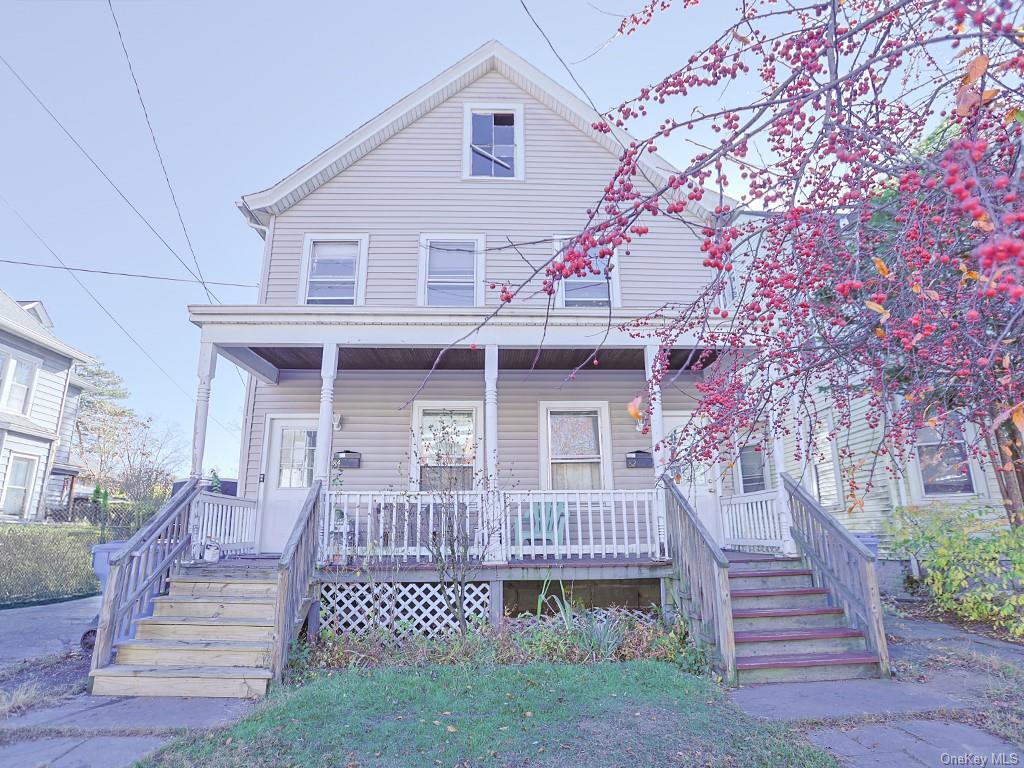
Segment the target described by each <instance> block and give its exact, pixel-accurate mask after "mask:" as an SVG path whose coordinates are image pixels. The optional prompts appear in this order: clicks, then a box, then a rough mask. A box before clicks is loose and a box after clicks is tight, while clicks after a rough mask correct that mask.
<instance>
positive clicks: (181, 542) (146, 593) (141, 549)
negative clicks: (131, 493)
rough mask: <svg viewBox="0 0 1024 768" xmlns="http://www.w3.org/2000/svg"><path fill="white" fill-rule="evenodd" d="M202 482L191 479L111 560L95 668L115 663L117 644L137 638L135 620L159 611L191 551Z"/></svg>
mask: <svg viewBox="0 0 1024 768" xmlns="http://www.w3.org/2000/svg"><path fill="white" fill-rule="evenodd" d="M198 483H199V481H198V480H196V479H192V480H190V481H189V482H188V483H186V484H185V485H184V486H183V487H182V488H181V489H179V490H178V492H177V493H176V494H174V495H173V496H172V497H171V498H170V499H169V500H168V501H167V503H166V504H164V505H163V506H162V507H161V508H160V509H159V510H157V512H156V514H155V515H153V517H152V518H151V519H150V521H149V522H148V523H146V525H145V526H144V527H143V528H141V529H140V530H139V531H138V532H137V533H136V534H135V535H134V536H132V537H131V538H130V539H129V540H128V541H126V542H125V544H124V546H123V547H122V548H121V549H120V550H119V551H118V552H117V553H116V554H115V555H114V556H113V557H111V558H110V571H109V573H108V575H107V584H106V588H105V589H104V590H103V600H102V602H101V604H100V615H99V624H98V626H97V628H96V644H95V645H94V646H93V652H92V668H93V669H100V668H102V667H106V666H108V665H109V664H110V663H111V660H112V657H113V653H114V645H115V644H116V643H117V642H118V641H120V640H123V639H125V638H128V637H131V633H132V631H133V622H134V621H135V620H136V619H139V618H143V617H145V616H149V615H151V614H152V612H153V598H154V597H156V596H157V595H159V594H161V593H162V592H163V591H164V590H165V589H166V586H167V582H168V580H169V579H170V577H171V576H172V575H173V574H174V573H175V572H177V570H178V566H179V564H180V563H181V561H182V560H183V559H184V557H185V556H186V555H187V554H188V552H189V546H190V544H191V541H192V536H191V534H190V533H189V527H188V518H189V509H190V508H191V506H192V500H193V499H195V497H196V496H197V495H198V494H199V492H200V489H199V487H198Z"/></svg>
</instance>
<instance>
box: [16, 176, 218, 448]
mask: <svg viewBox="0 0 1024 768" xmlns="http://www.w3.org/2000/svg"><path fill="white" fill-rule="evenodd" d="M0 202H3V203H4V205H6V206H7V207H8V208H10V209H11V211H12V212H13V213H14V215H15V216H17V217H18V220H19V221H20V222H21V223H22V224H24V225H25V228H26V229H27V230H28V231H29V232H31V233H32V235H33V237H35V239H36V240H38V241H39V242H40V244H42V246H43V247H44V248H45V249H46V250H48V251H49V252H50V254H51V255H52V256H53V258H55V259H56V260H57V261H58V262H60V265H61V266H62V267H63V268H64V269H65V270H66V271H67V273H68V274H69V275H71V278H72V279H73V280H74V281H75V282H76V283H78V285H79V287H80V288H81V289H82V290H83V291H85V294H86V295H87V296H88V297H89V298H90V299H92V300H93V302H94V303H95V304H96V306H98V307H99V308H100V309H101V310H103V314H105V315H106V316H107V317H109V318H110V320H111V322H113V323H114V325H116V326H117V327H118V328H119V329H120V330H121V333H123V334H124V335H125V336H127V337H128V339H129V340H130V341H131V342H132V344H134V345H135V346H136V347H138V348H139V351H140V352H142V354H144V355H145V356H146V359H148V360H149V362H151V363H152V364H153V365H154V366H156V368H157V370H158V371H160V373H162V374H163V375H164V376H165V377H166V378H167V380H168V381H169V382H171V384H173V385H174V386H175V387H176V388H177V389H178V390H179V391H180V392H181V393H182V394H183V395H185V397H187V398H188V399H189V400H191V401H192V402H193V403H194V402H195V398H194V397H193V396H192V395H191V394H190V393H189V392H188V391H187V390H186V389H185V388H184V387H183V386H181V384H179V383H178V381H177V379H175V378H174V377H173V376H171V374H170V373H168V372H167V369H166V368H164V367H163V366H162V365H160V363H159V362H157V360H156V358H155V357H153V356H152V355H151V354H150V353H149V350H148V349H146V348H145V347H144V346H143V345H142V343H141V342H139V340H138V339H136V338H135V337H134V336H133V335H132V334H131V332H130V331H129V330H128V329H127V328H125V327H124V325H122V324H121V321H120V320H118V319H117V318H116V317H114V315H113V313H112V312H111V311H110V310H109V309H107V307H106V305H105V304H104V303H103V302H102V301H100V300H99V299H98V298H96V295H95V294H94V293H93V292H92V291H90V290H89V288H88V286H86V284H85V283H83V282H82V281H81V280H80V279H79V277H78V275H76V274H75V273H74V271H73V270H71V269H70V268H69V267H68V266H67V264H65V263H64V259H62V258H61V257H60V256H58V255H57V252H56V251H55V250H53V248H51V247H50V246H49V244H48V243H47V242H46V241H45V240H43V237H42V235H40V234H39V233H38V232H37V231H36V230H35V227H33V226H32V225H31V224H29V223H28V221H27V220H26V219H25V217H24V216H22V215H21V212H20V211H19V210H18V209H17V208H15V207H14V205H13V204H12V203H11V201H10V200H8V199H7V198H6V197H5V196H4V195H3V193H0ZM210 419H211V420H212V421H214V422H215V423H216V424H217V425H218V426H219V427H220V428H221V429H223V430H225V431H227V432H230V433H233V434H238V430H236V429H232V428H231V427H228V426H226V425H224V424H222V423H221V422H220V421H219V420H218V419H217V418H216V417H215V416H213V415H211V416H210Z"/></svg>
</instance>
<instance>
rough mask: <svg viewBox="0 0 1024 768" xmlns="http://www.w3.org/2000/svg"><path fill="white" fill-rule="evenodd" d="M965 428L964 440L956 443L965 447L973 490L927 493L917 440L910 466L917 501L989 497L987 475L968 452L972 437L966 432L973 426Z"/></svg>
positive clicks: (968, 425) (914, 495) (966, 425)
mask: <svg viewBox="0 0 1024 768" xmlns="http://www.w3.org/2000/svg"><path fill="white" fill-rule="evenodd" d="M963 428H964V431H965V434H964V436H963V439H962V440H959V441H955V442H960V443H962V444H963V446H964V453H965V455H966V456H967V473H968V477H970V478H971V486H972V488H973V490H971V491H967V492H963V493H927V492H926V491H925V489H924V475H923V474H922V472H921V459H920V456H919V455H918V452H917V448H918V446H919V445H920V442H919V441H918V440H915V441H914V447H913V451H912V452H911V455H910V464H911V465H912V466H913V468H914V471H913V473H912V477H913V483H912V484H911V485H912V488H913V497H914V500H915V501H934V500H941V499H969V498H975V497H987V496H988V495H989V494H988V484H987V483H986V482H985V474H984V472H983V471H981V468H980V467H979V466H978V462H977V461H976V460H975V458H974V457H973V456H971V455H970V452H969V451H968V450H967V443H968V440H969V438H970V437H971V435H968V434H966V431H967V430H968V429H972V425H970V424H964V425H963ZM940 437H941V434H940ZM943 444H944V443H941V442H940V443H925V445H943Z"/></svg>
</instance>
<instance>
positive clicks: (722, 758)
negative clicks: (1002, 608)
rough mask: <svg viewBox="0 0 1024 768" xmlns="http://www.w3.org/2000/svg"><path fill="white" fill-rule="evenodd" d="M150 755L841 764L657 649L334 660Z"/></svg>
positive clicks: (313, 767)
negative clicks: (420, 660)
mask: <svg viewBox="0 0 1024 768" xmlns="http://www.w3.org/2000/svg"><path fill="white" fill-rule="evenodd" d="M143 765H144V766H146V768H185V767H186V766H189V767H191V766H195V765H202V766H204V767H205V768H243V767H244V768H270V767H271V766H283V765H287V766H294V767H295V768H322V766H360V768H398V767H399V766H409V765H423V766H429V765H444V766H452V765H460V766H461V765H473V766H481V768H483V767H486V768H493V767H496V766H508V765H519V766H524V765H531V766H543V767H544V768H575V766H611V765H638V766H647V765H688V766H709V767H710V766H733V767H734V768H748V767H750V768H753V767H754V766H757V767H758V768H767V767H768V766H772V767H774V766H789V767H792V768H836V763H835V761H834V760H832V758H830V757H829V756H828V755H826V754H824V753H823V752H820V751H818V750H816V749H814V748H813V747H811V746H809V745H808V744H807V743H806V742H805V741H804V740H803V739H802V738H801V737H800V736H799V735H798V734H796V733H794V731H792V730H791V729H789V728H787V727H782V726H779V725H774V724H768V723H762V722H759V721H757V720H755V719H754V718H752V717H749V716H747V715H745V714H743V713H742V712H741V711H739V710H738V709H737V708H736V707H735V706H734V705H733V704H732V702H731V701H730V700H729V699H728V697H727V696H726V695H725V694H724V693H723V692H722V691H721V690H720V689H719V688H718V687H717V686H715V685H714V684H713V683H712V682H711V681H709V680H706V679H702V678H698V677H694V676H692V675H688V674H683V673H681V672H680V671H679V670H678V669H677V668H675V667H673V666H671V665H669V664H665V663H658V662H650V661H641V662H626V663H622V664H612V663H598V664H592V665H587V666H577V665H568V664H543V663H537V664H527V665H523V666H505V667H480V666H473V665H463V666H447V667H437V666H433V667H424V668H403V669H395V668H392V669H375V670H332V671H330V672H326V673H324V674H322V675H321V676H319V677H318V679H316V680H314V681H311V682H310V683H309V684H307V685H303V686H300V687H291V688H288V687H285V688H278V689H277V690H276V691H275V692H274V693H272V695H271V696H270V697H269V698H268V700H267V701H266V704H265V705H264V706H261V707H260V708H259V709H258V710H257V711H256V712H255V713H253V715H251V716H250V717H249V718H247V719H246V720H244V721H242V722H241V723H239V724H237V725H235V726H234V727H232V728H230V729H227V730H225V731H219V732H214V733H210V734H193V735H190V736H186V737H183V738H181V739H178V740H176V741H175V742H173V743H172V744H171V745H170V746H169V747H168V748H166V749H164V750H162V751H161V752H160V753H158V754H157V755H156V756H155V757H153V758H150V759H149V760H148V761H146V762H144V763H143Z"/></svg>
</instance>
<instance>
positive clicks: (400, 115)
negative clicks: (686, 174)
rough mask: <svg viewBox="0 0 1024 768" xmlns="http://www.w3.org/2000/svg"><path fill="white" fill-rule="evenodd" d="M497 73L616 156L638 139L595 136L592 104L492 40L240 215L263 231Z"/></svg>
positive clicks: (248, 200) (666, 168)
mask: <svg viewBox="0 0 1024 768" xmlns="http://www.w3.org/2000/svg"><path fill="white" fill-rule="evenodd" d="M492 71H495V72H498V73H499V74H500V75H502V76H503V77H505V78H506V79H507V80H510V81H511V82H512V83H514V84H515V85H516V86H518V87H519V88H521V89H522V90H523V91H525V92H526V93H528V94H530V95H531V96H533V97H534V98H535V99H537V100H538V101H540V102H541V103H542V104H544V105H545V106H546V107H548V108H549V109H551V110H552V111H553V112H556V113H557V114H559V115H561V116H562V117H563V118H564V119H565V120H567V121H569V122H570V123H572V124H573V125H575V126H576V127H577V128H578V129H579V130H580V131H582V132H583V133H585V134H587V135H588V136H590V137H591V138H592V139H593V140H594V141H596V142H598V143H599V144H601V145H602V146H604V147H605V148H606V149H607V150H608V151H609V152H611V153H612V154H613V155H615V156H616V157H617V156H619V155H620V154H621V153H622V145H623V144H629V142H630V141H633V140H634V139H633V137H632V136H630V135H629V134H628V133H626V132H625V131H622V130H620V129H617V128H613V129H612V133H611V134H606V133H601V132H599V131H595V130H594V129H593V127H592V123H593V122H594V121H595V120H597V119H599V118H600V117H601V116H600V115H599V114H598V113H597V112H595V111H594V109H593V108H592V107H591V106H590V105H589V104H587V103H586V102H584V101H583V100H582V99H580V98H579V97H578V96H576V95H575V94H574V93H572V92H571V91H569V90H568V89H566V88H564V87H563V86H561V85H559V84H558V83H556V82H555V81H554V80H552V79H551V78H550V77H548V76H547V75H545V74H544V73H543V72H541V71H540V70H539V69H537V68H536V67H534V66H533V65H532V64H530V63H529V62H527V61H526V60H525V59H523V58H521V57H520V56H518V55H517V54H515V53H513V52H512V51H511V50H509V49H508V48H506V47H505V46H504V45H502V44H501V43H500V42H498V41H497V40H491V41H490V42H488V43H485V44H484V45H482V46H480V47H479V48H477V49H476V50H475V51H473V52H472V53H471V54H469V55H468V56H466V57H465V58H463V59H461V60H460V61H458V62H456V63H455V64H453V65H452V66H451V67H449V68H448V69H446V70H445V71H444V72H442V73H441V74H439V75H438V76H437V77H435V78H434V79H433V80H431V81H430V82H428V83H426V84H424V85H422V86H420V87H419V88H417V89H416V90H415V91H413V92H412V93H410V94H409V95H408V96H406V97H405V98H403V99H402V100H401V101H398V102H397V103H395V104H393V105H392V106H390V107H388V108H387V109H386V110H384V111H383V112H381V113H380V114H379V115H377V116H376V117H374V118H373V119H372V120H369V121H368V122H366V123H363V125H361V126H360V127H359V128H357V129H356V130H354V131H352V133H350V134H349V135H348V136H346V137H345V138H343V139H342V140H341V141H339V142H337V143H336V144H334V145H333V146H330V147H328V148H327V149H325V150H324V151H323V152H321V153H320V154H319V155H317V156H316V157H314V158H313V159H312V160H310V161H309V162H308V163H306V164H305V165H303V166H301V167H300V168H298V169H296V170H294V171H292V172H291V173H290V174H288V175H287V176H285V177H284V178H283V179H281V181H279V182H277V183H276V184H274V185H273V186H272V187H268V188H267V189H264V190H262V191H260V192H253V193H251V194H248V195H243V196H242V199H241V200H239V201H238V203H237V205H238V208H239V210H240V211H241V212H242V214H243V215H244V216H245V217H246V219H247V220H248V221H249V224H250V225H251V226H253V227H254V228H256V229H257V231H260V230H263V229H264V228H265V227H266V226H267V225H268V224H269V223H270V217H271V216H272V215H275V214H278V213H281V212H282V211H285V210H287V209H288V208H290V207H291V206H293V205H295V203H297V202H298V201H299V200H301V199H302V198H304V197H305V196H306V195H308V194H310V193H311V192H313V191H314V190H316V189H317V188H319V187H320V186H321V185H323V184H324V183H325V182H327V181H328V180H329V179H332V178H334V177H335V176H337V175H338V174H339V173H341V172H342V171H344V170H345V169H346V168H348V167H349V166H350V165H352V164H353V163H355V162H356V161H357V160H359V159H360V158H362V157H364V156H365V155H367V154H369V153H370V152H372V151H373V150H374V149H376V148H377V147H379V146H380V145H381V144H383V143H384V142H385V141H387V140H388V139H389V138H391V137H392V136H394V135H395V134H396V133H398V132H399V131H401V130H403V129H404V128H406V127H407V126H409V125H410V124H411V123H412V122H414V121H415V120H417V119H419V118H420V117H422V116H423V115H425V114H426V113H427V112H429V111H430V110H432V109H434V108H435V107H437V106H438V105H440V104H442V103H443V102H444V101H446V100H447V99H449V98H451V97H452V96H454V95H455V94H456V93H458V92H459V91H461V90H462V89H463V88H465V87H466V86H468V85H470V84H471V83H473V82H474V81H475V80H478V79H479V78H480V77H482V76H484V75H485V74H487V73H488V72H492ZM640 162H641V165H642V168H643V171H644V173H645V174H647V175H648V177H649V178H651V180H652V181H654V182H655V183H665V182H666V181H667V179H668V176H669V175H670V174H672V173H676V172H677V169H676V168H674V167H673V166H672V165H671V164H670V163H668V161H666V160H665V159H664V158H662V157H660V156H659V155H658V154H656V153H644V158H643V160H641V161H640ZM261 234H263V233H262V232H261Z"/></svg>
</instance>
